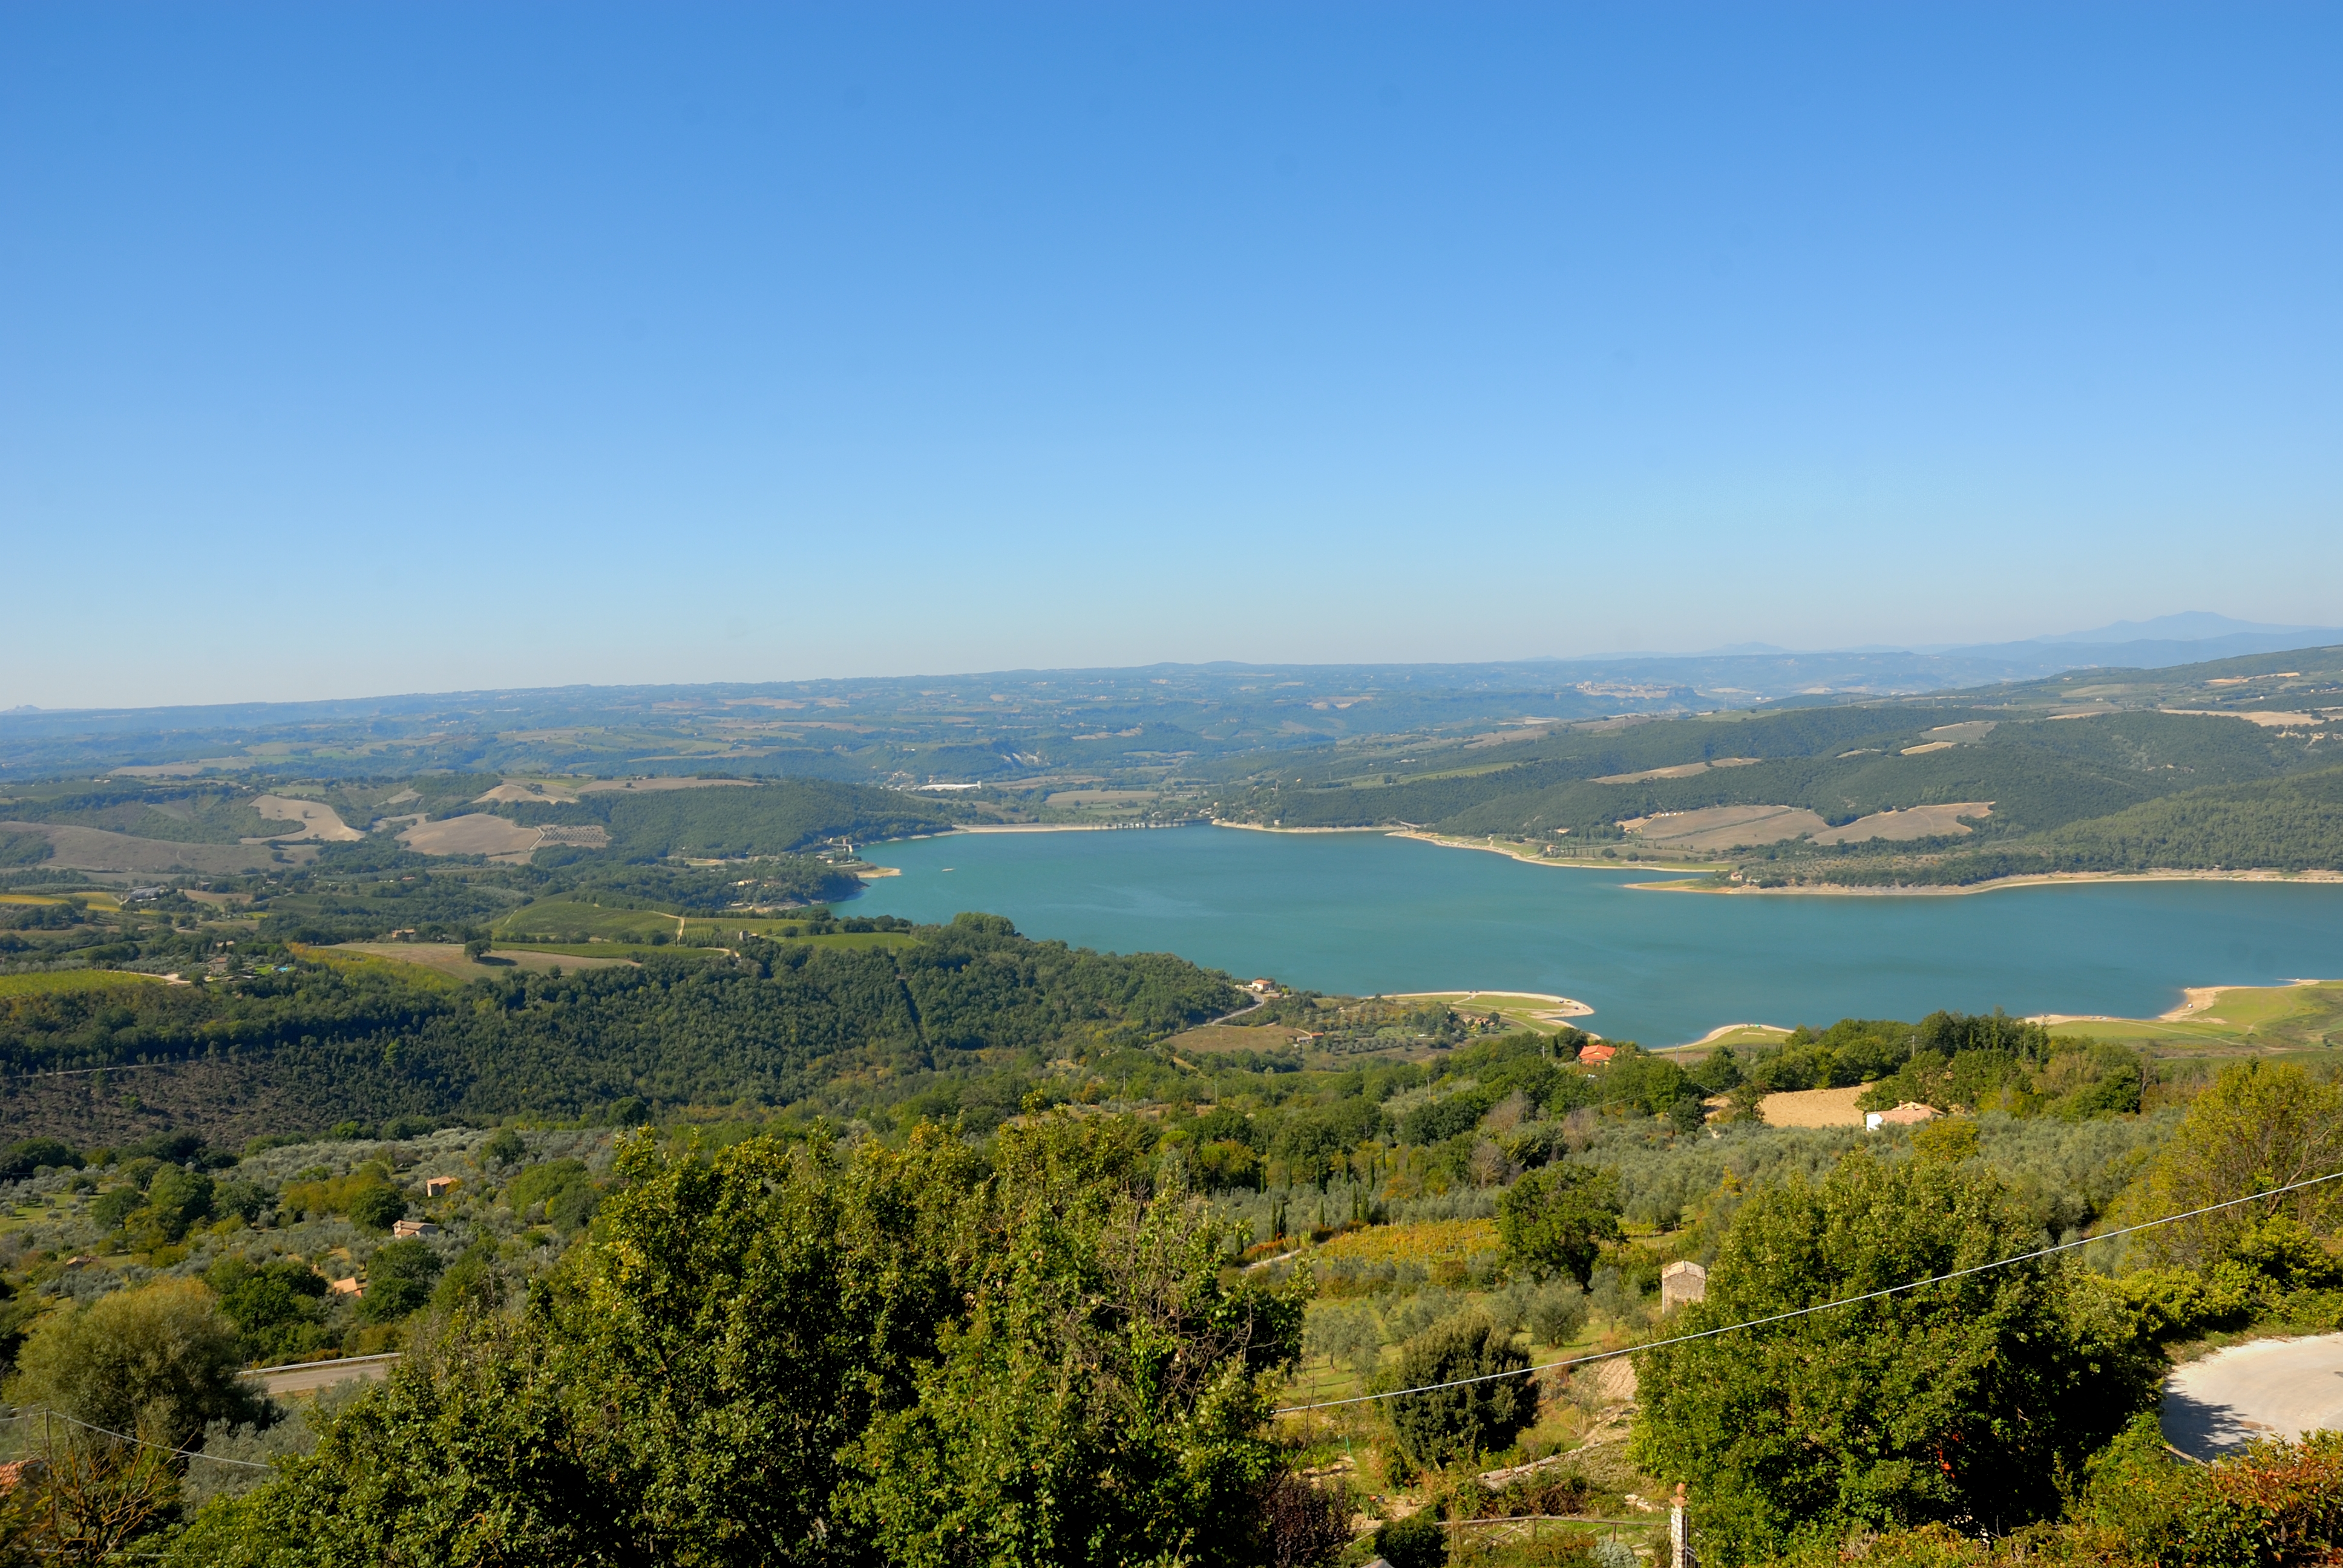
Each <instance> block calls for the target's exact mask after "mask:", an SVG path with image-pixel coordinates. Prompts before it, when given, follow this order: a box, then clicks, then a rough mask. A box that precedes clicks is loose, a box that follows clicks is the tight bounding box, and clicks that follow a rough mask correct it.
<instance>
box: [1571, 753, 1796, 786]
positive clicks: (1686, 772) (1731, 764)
mask: <svg viewBox="0 0 2343 1568" xmlns="http://www.w3.org/2000/svg"><path fill="white" fill-rule="evenodd" d="M1764 760H1765V759H1764V758H1762V757H1719V758H1717V759H1715V761H1713V762H1680V763H1678V764H1677V765H1676V766H1674V768H1646V769H1644V770H1643V771H1642V772H1641V773H1606V774H1604V776H1603V777H1602V778H1600V779H1595V780H1594V782H1595V783H1597V784H1641V783H1642V782H1644V780H1645V779H1690V778H1692V777H1693V776H1694V774H1697V773H1705V772H1707V771H1708V770H1709V769H1712V768H1748V767H1751V766H1753V765H1755V764H1756V763H1759V762H1763V761H1764Z"/></svg>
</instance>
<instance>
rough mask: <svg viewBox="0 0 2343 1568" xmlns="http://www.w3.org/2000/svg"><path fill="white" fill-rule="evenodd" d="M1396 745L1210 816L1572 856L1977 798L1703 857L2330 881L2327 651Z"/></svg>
mask: <svg viewBox="0 0 2343 1568" xmlns="http://www.w3.org/2000/svg"><path fill="white" fill-rule="evenodd" d="M2330 715H2332V717H2329V716H2330ZM1408 750H1409V752H1410V753H1411V755H1409V756H1407V757H1404V758H1399V757H1393V756H1391V755H1388V754H1385V755H1374V754H1370V753H1368V752H1367V751H1365V750H1364V749H1361V750H1360V751H1358V752H1356V753H1355V754H1353V755H1352V756H1348V757H1336V758H1332V759H1319V760H1318V761H1317V763H1316V765H1315V766H1314V767H1291V766H1289V767H1286V768H1281V769H1279V770H1278V771H1277V772H1276V773H1275V774H1274V775H1273V776H1271V777H1267V778H1256V779H1252V780H1251V781H1249V782H1247V783H1246V784H1245V785H1243V786H1242V787H1241V788H1238V789H1229V790H1224V791H1222V794H1221V796H1220V797H1219V799H1217V800H1216V801H1215V814H1216V815H1220V816H1222V817H1224V818H1229V819H1237V820H1244V821H1254V822H1262V823H1265V824H1271V825H1276V826H1282V827H1287V828H1302V827H1313V828H1329V827H1370V826H1396V825H1406V826H1411V827H1419V828H1427V829H1433V830H1435V831H1440V832H1448V833H1456V834H1469V835H1475V836H1483V835H1485V836H1493V837H1500V838H1506V839H1516V840H1520V841H1523V842H1525V843H1534V844H1541V845H1544V846H1545V847H1546V848H1547V849H1550V850H1564V851H1566V850H1570V849H1575V848H1577V847H1578V846H1582V845H1600V844H1604V843H1612V844H1616V843H1618V842H1620V841H1622V840H1623V839H1625V838H1626V837H1627V836H1628V831H1629V830H1628V829H1625V828H1623V826H1622V824H1636V825H1641V824H1644V823H1645V822H1646V821H1647V820H1648V819H1654V818H1659V817H1662V816H1663V814H1682V813H1694V812H1701V811H1707V810H1711V809H1715V808H1726V807H1749V808H1755V807H1776V808H1794V809H1798V810H1801V811H1810V812H1812V813H1814V814H1815V816H1816V817H1819V818H1820V819H1821V820H1822V822H1823V823H1824V824H1826V825H1827V826H1828V827H1829V828H1832V829H1838V828H1842V827H1844V826H1845V825H1847V824H1852V823H1855V822H1857V821H1859V820H1860V819H1865V818H1870V817H1872V816H1873V815H1874V814H1875V813H1885V812H1889V811H1903V810H1907V809H1911V808H1915V807H1922V806H1953V805H1960V804H1973V803H1979V802H1990V805H1991V809H1990V811H1989V812H1986V813H1980V814H1966V815H1965V817H1964V819H1963V820H1962V821H1960V822H1958V823H1956V822H1953V821H1951V820H1950V819H1949V817H1948V818H1947V819H1946V821H1945V823H1944V827H1945V828H1946V829H1947V830H1946V831H1943V832H1940V833H1937V834H1936V835H1935V836H1933V837H1930V838H1927V839H1918V840H1914V839H1906V840H1904V841H1900V842H1891V841H1888V840H1886V839H1865V840H1864V841H1861V842H1856V843H1848V844H1827V845H1825V844H1820V843H1816V842H1815V841H1814V835H1813V831H1812V830H1811V829H1807V830H1806V831H1805V832H1804V833H1803V834H1802V835H1801V836H1796V837H1788V838H1783V839H1777V840H1776V841H1775V842H1773V843H1770V844H1763V843H1755V842H1752V843H1748V844H1744V845H1739V846H1737V847H1736V846H1735V844H1733V843H1732V842H1730V841H1729V840H1728V841H1726V842H1724V843H1721V844H1718V845H1717V846H1716V849H1717V850H1718V851H1719V852H1722V853H1723V854H1724V855H1725V857H1726V858H1727V859H1731V860H1733V861H1734V862H1735V864H1736V865H1738V866H1740V867H1741V868H1742V869H1743V870H1744V872H1745V876H1746V875H1749V874H1755V876H1756V877H1757V879H1759V880H1762V881H1782V880H1824V881H1848V882H1855V883H1875V882H1880V881H1919V882H1936V881H1943V880H1947V879H1949V880H1954V881H1975V880H1980V879H1986V878H1989V877H1995V876H2006V875H2015V874H2019V873H2020V871H2021V870H2024V871H2040V870H2044V869H2058V870H2070V869H2071V870H2146V869H2280V870H2292V871H2300V870H2314V869H2317V870H2335V869H2343V819H2338V815H2337V813H2336V812H2335V811H2334V810H2333V809H2331V808H2330V807H2329V806H2328V805H2327V804H2326V802H2327V801H2328V799H2329V798H2330V796H2331V794H2332V785H2331V783H2329V782H2328V779H2331V778H2332V777H2333V775H2331V774H2330V773H2329V772H2328V770H2329V769H2333V768H2335V767H2336V766H2337V765H2338V762H2343V649H2313V650H2308V651H2306V652H2298V653H2292V654H2285V655H2257V656H2254V657H2253V658H2242V659H2227V660H2222V661H2219V662H2218V663H2215V664H2208V665H2202V666H2194V667H2186V668H2179V669H2170V670H2156V671H2109V670H2093V671H2082V672H2077V673H2075V674H2073V675H2069V676H2062V677H2059V678H2056V679H2054V680H2047V681H2034V682H2026V683H2022V684H2018V685H2013V686H2010V687H2006V688H1992V689H1984V690H1980V691H1975V692H1963V693H1956V694H1947V695H1940V696H1937V697H1932V698H1926V699H1892V700H1879V701H1871V702H1850V703H1842V704H1837V705H1835V706H1830V707H1817V708H1801V709H1788V710H1775V711H1766V710H1758V711H1754V712H1752V711H1742V712H1734V713H1718V714H1709V715H1703V716H1700V717H1695V718H1684V719H1647V720H1641V721H1634V720H1614V721H1610V722H1608V723H1605V724H1604V725H1599V726H1582V727H1574V728H1570V729H1564V730H1563V731H1561V732H1560V733H1557V734H1552V735H1547V736H1542V737H1540V738H1537V739H1529V740H1523V741H1520V742H1514V743H1512V744H1509V745H1498V746H1489V747H1481V748H1455V747H1451V748H1445V749H1435V748H1426V747H1421V746H1419V747H1412V748H1408ZM1476 752H1477V754H1476ZM1403 769H1404V770H1403ZM1784 820H1785V821H1786V820H1787V819H1784ZM1796 821H1797V822H1803V823H1811V821H1812V819H1805V818H1800V819H1796ZM1964 829H1965V830H1964ZM1771 830H1772V831H1774V832H1776V833H1787V832H1792V831H1795V824H1793V825H1792V826H1787V827H1784V826H1777V827H1775V828H1774V829H1771ZM1873 830H1874V831H1876V830H1878V829H1873ZM1730 831H1731V829H1730V827H1725V828H1720V829H1718V832H1719V833H1726V834H1729V833H1730Z"/></svg>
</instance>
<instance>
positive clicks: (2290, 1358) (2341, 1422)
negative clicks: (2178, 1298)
mask: <svg viewBox="0 0 2343 1568" xmlns="http://www.w3.org/2000/svg"><path fill="white" fill-rule="evenodd" d="M2161 1422H2162V1424H2163V1427H2164V1440H2165V1442H2168V1443H2170V1444H2171V1445H2172V1446H2173V1447H2175V1448H2177V1449H2178V1450H2180V1451H2181V1452H2183V1453H2186V1454H2188V1455H2190V1456H2191V1457H2192V1458H2197V1459H2213V1458H2216V1457H2217V1456H2218V1455H2221V1454H2224V1453H2234V1452H2237V1450H2239V1449H2241V1448H2243V1447H2244V1446H2245V1445H2246V1444H2247V1443H2248V1442H2252V1441H2253V1440H2254V1439H2256V1438H2258V1437H2285V1438H2294V1437H2299V1436H2301V1435H2302V1434H2303V1433H2304V1432H2318V1431H2320V1430H2322V1429H2328V1428H2334V1429H2343V1334H2318V1335H2315V1336H2313V1337H2311V1338H2308V1339H2298V1340H2256V1341H2254V1342H2252V1343H2250V1344H2242V1345H2234V1346H2232V1347H2230V1348H2229V1349H2227V1350H2225V1351H2217V1352H2214V1353H2213V1354H2212V1355H2209V1356H2207V1357H2206V1358H2205V1359H2204V1360H2202V1361H2197V1362H2189V1363H2188V1364H2187V1366H2185V1367H2182V1368H2181V1369H2180V1370H2179V1371H2177V1372H2174V1373H2173V1374H2172V1375H2171V1376H2170V1377H2168V1378H2167V1379H2165V1381H2164V1410H2163V1414H2162V1417H2161Z"/></svg>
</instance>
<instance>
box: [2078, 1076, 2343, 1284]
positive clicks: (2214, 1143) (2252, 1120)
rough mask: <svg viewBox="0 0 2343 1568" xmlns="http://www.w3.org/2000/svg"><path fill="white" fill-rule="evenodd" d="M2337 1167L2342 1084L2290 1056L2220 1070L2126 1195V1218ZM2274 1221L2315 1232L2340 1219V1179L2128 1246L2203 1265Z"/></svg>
mask: <svg viewBox="0 0 2343 1568" xmlns="http://www.w3.org/2000/svg"><path fill="white" fill-rule="evenodd" d="M2334 1171H2343V1089H2338V1087H2337V1086H2336V1085H2335V1084H2333V1083H2323V1082H2320V1081H2317V1080H2315V1079H2313V1078H2312V1077H2311V1076H2310V1075H2309V1074H2308V1073H2307V1072H2305V1071H2303V1070H2302V1069H2301V1068H2299V1067H2298V1066H2296V1065H2295V1064H2294V1063H2292V1062H2264V1061H2247V1062H2239V1063H2236V1064H2233V1065H2231V1066H2228V1067H2225V1068H2223V1069H2222V1070H2221V1074H2220V1076H2219V1077H2218V1078H2217V1079H2215V1080H2214V1081H2213V1085H2212V1087H2211V1088H2209V1089H2207V1090H2206V1091H2204V1092H2203V1093H2202V1094H2200V1095H2198V1096H2197V1099H2196V1101H2194V1102H2193V1103H2191V1104H2190V1106H2189V1107H2188V1115H2187V1119H2186V1120H2184V1121H2182V1122H2181V1124H2180V1131H2178V1132H2177V1134H2176V1135H2175V1136H2174V1137H2173V1138H2172V1140H2171V1141H2169V1142H2167V1144H2166V1145H2165V1146H2164V1148H2163V1150H2162V1151H2160V1152H2159V1153H2158V1154H2157V1159H2156V1162H2155V1164H2153V1165H2152V1166H2150V1167H2149V1168H2148V1171H2147V1174H2146V1175H2145V1176H2144V1177H2142V1178H2141V1180H2140V1181H2139V1182H2138V1184H2137V1186H2136V1187H2135V1188H2134V1189H2133V1190H2132V1191H2131V1192H2130V1193H2129V1194H2128V1195H2127V1201H2126V1203H2125V1211H2126V1213H2125V1217H2126V1218H2127V1219H2133V1220H2145V1219H2148V1218H2152V1217H2155V1216H2157V1215H2163V1214H2180V1213H2187V1212H2189V1211H2192V1210H2197V1209H2202V1208H2206V1207H2207V1206H2208V1205H2211V1204H2215V1203H2223V1202H2227V1201H2228V1200H2230V1199H2233V1198H2246V1197H2250V1196H2252V1195H2253V1194H2255V1193H2257V1192H2268V1191H2271V1190H2272V1189H2274V1188H2278V1187H2285V1186H2288V1185H2291V1184H2292V1183H2294V1182H2297V1181H2307V1180H2308V1179H2309V1178H2311V1177H2314V1176H2325V1175H2328V1174H2330V1173H2332V1172H2334ZM2278 1218H2283V1219H2286V1220H2288V1221H2292V1222H2293V1223H2294V1224H2296V1225H2298V1226H2300V1227H2301V1228H2302V1229H2303V1230H2304V1231H2308V1232H2309V1233H2310V1234H2312V1235H2315V1236H2331V1235H2333V1234H2334V1233H2335V1231H2336V1230H2337V1227H2338V1223H2343V1181H2330V1182H2326V1183H2323V1184H2322V1185H2319V1186H2317V1187H2310V1188H2306V1189H2304V1190H2302V1191H2298V1192H2288V1193H2283V1194H2279V1195H2277V1196H2274V1197H2270V1198H2267V1199H2264V1200H2263V1201H2259V1202H2255V1203H2238V1204H2236V1205H2235V1206H2233V1207H2230V1208H2227V1209H2223V1210H2220V1211H2217V1212H2215V1213H2211V1214H2205V1215H2201V1216H2199V1217H2197V1218H2195V1219H2190V1220H2184V1221H2179V1222H2178V1223H2177V1224H2171V1225H2159V1226H2157V1228H2156V1229H2155V1230H2153V1231H2143V1232H2142V1233H2141V1234H2140V1236H2139V1238H2138V1240H2137V1242H2136V1243H2135V1244H2136V1245H2137V1246H2138V1247H2139V1249H2140V1250H2141V1251H2142V1252H2144V1253H2145V1254H2146V1255H2147V1257H2148V1258H2150V1259H2151V1260H2153V1261H2157V1262H2159V1263H2168V1264H2176V1265H2179V1266H2183V1267H2190V1268H2199V1269H2201V1268H2205V1267H2207V1266H2209V1265H2211V1264H2213V1263H2215V1262H2217V1261H2219V1260H2221V1259H2222V1258H2223V1257H2225V1256H2227V1254H2228V1253H2230V1252H2231V1251H2233V1250H2235V1249H2236V1248H2237V1246H2238V1244H2239V1243H2240V1241H2241V1240H2242V1239H2243V1238H2245V1237H2246V1236H2247V1234H2248V1233H2249V1232H2251V1231H2254V1230H2255V1229H2256V1228H2257V1227H2258V1225H2260V1224H2261V1223H2263V1222H2264V1221H2269V1220H2272V1219H2278Z"/></svg>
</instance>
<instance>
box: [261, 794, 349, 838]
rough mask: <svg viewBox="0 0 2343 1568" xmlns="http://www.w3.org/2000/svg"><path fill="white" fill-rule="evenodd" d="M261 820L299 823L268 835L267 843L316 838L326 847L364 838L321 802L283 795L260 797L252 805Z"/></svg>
mask: <svg viewBox="0 0 2343 1568" xmlns="http://www.w3.org/2000/svg"><path fill="white" fill-rule="evenodd" d="M252 809H254V810H255V811H257V812H258V813H259V814H260V816H261V819H263V820H264V821H269V822H298V823H299V824H300V826H299V827H297V828H295V829H291V830H290V831H287V832H283V833H271V834H270V835H268V841H270V842H286V841H289V840H292V839H317V840H318V841H319V842H321V843H327V844H355V843H357V841H358V840H359V839H363V838H365V837H366V835H365V834H364V833H361V832H359V831H358V830H357V829H356V828H353V827H351V826H350V825H349V824H348V823H347V822H345V821H343V820H342V819H341V814H340V813H339V812H337V811H336V810H335V809H333V808H332V807H331V806H328V805H327V804H326V803H325V802H324V801H322V800H296V799H289V798H288V797H287V796H283V795H263V796H261V797H260V798H259V799H256V800H255V801H254V802H253V803H252Z"/></svg>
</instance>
